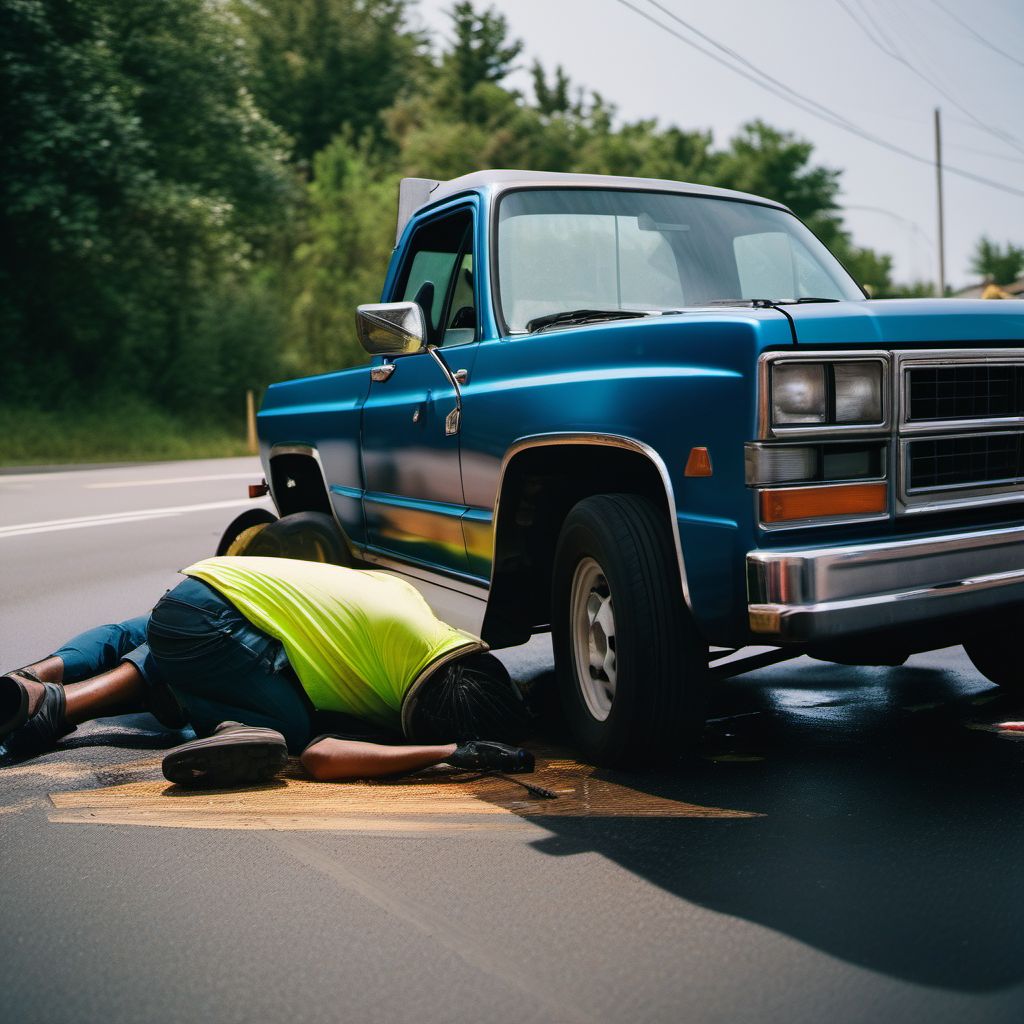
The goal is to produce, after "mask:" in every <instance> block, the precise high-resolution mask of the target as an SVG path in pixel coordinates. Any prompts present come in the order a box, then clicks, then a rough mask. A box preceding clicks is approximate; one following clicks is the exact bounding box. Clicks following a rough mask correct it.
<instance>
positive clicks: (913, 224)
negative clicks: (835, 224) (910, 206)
mask: <svg viewBox="0 0 1024 1024" xmlns="http://www.w3.org/2000/svg"><path fill="white" fill-rule="evenodd" d="M842 208H843V209H844V210H864V211H867V212H868V213H881V214H884V215H885V216H886V217H891V218H892V219H893V220H896V221H899V222H900V223H901V224H905V225H906V226H907V227H908V228H910V229H911V231H913V232H914V234H916V235H920V236H921V238H923V239H924V240H925V241H926V242H927V243H928V244H929V245H930V246H931V247H932V248H933V249H934V248H935V239H934V238H932V236H931V235H929V234H928V232H927V231H925V230H924V228H922V227H921V225H920V224H918V223H917V221H914V220H911V219H910V218H909V217H903V216H901V215H900V214H898V213H894V212H893V211H892V210H887V209H885V207H882V206H862V205H861V204H859V203H843V204H842Z"/></svg>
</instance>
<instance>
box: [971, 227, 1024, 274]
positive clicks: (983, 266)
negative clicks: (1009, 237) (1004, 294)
mask: <svg viewBox="0 0 1024 1024" xmlns="http://www.w3.org/2000/svg"><path fill="white" fill-rule="evenodd" d="M971 270H973V271H974V272H975V273H976V274H980V275H981V277H982V278H984V280H986V281H989V282H991V283H992V284H1013V282H1014V281H1016V280H1017V278H1018V277H1019V276H1020V273H1021V271H1022V270H1024V248H1018V247H1017V246H1015V245H1012V244H1011V243H1010V242H1007V243H1006V246H1005V248H1004V247H1003V246H1001V245H999V244H998V243H996V242H993V241H992V240H991V239H989V238H986V237H985V236H984V235H982V236H981V238H979V239H978V242H977V245H975V247H974V256H973V258H972V259H971Z"/></svg>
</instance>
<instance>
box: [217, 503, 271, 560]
mask: <svg viewBox="0 0 1024 1024" xmlns="http://www.w3.org/2000/svg"><path fill="white" fill-rule="evenodd" d="M276 522H277V516H275V515H274V513H273V512H271V511H270V509H266V508H247V509H246V510H245V511H244V512H243V513H242V514H241V515H240V516H235V518H234V519H232V520H231V522H230V523H229V524H228V528H227V529H226V530H225V531H224V533H223V534H222V535H221V538H220V543H219V544H218V545H217V552H216V553H217V554H218V555H240V554H241V553H242V552H243V551H244V550H245V548H246V546H247V545H248V544H250V543H251V542H252V540H253V538H255V536H256V535H257V534H258V533H259V532H260V531H261V530H264V529H266V528H267V527H268V526H269V525H270V524H271V523H276Z"/></svg>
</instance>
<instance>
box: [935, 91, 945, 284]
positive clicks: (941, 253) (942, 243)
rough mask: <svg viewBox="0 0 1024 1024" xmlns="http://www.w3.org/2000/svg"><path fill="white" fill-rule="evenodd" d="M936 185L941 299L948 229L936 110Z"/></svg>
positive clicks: (938, 116) (936, 113) (938, 118)
mask: <svg viewBox="0 0 1024 1024" xmlns="http://www.w3.org/2000/svg"><path fill="white" fill-rule="evenodd" d="M935 184H936V188H937V190H938V197H939V298H943V297H945V294H946V228H945V223H944V217H943V214H942V118H941V115H940V114H939V108H938V107H936V108H935Z"/></svg>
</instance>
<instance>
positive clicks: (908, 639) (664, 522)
mask: <svg viewBox="0 0 1024 1024" xmlns="http://www.w3.org/2000/svg"><path fill="white" fill-rule="evenodd" d="M357 327H358V331H359V335H360V339H361V340H362V342H363V344H364V346H365V348H366V349H367V351H368V353H369V354H370V355H371V357H372V358H371V361H370V363H369V365H366V366H362V367H356V368H353V369H347V370H341V371H339V372H336V373H328V374H324V375H321V376H318V377H314V378H307V379H303V380H297V381H287V382H283V383H280V384H275V385H273V386H271V387H270V388H269V389H268V391H267V394H266V396H265V399H264V402H263V406H262V409H261V412H260V415H259V418H258V424H259V435H260V442H261V457H262V460H263V463H264V466H265V469H266V472H267V480H268V482H269V484H270V488H271V493H272V495H273V498H274V501H275V503H276V505H277V508H278V511H279V513H280V514H281V515H282V516H286V515H290V514H293V513H298V512H309V511H313V512H320V513H322V514H324V515H328V516H330V517H331V521H332V522H333V524H334V528H336V530H337V531H338V534H339V535H340V537H341V538H342V539H343V545H342V547H343V549H344V550H345V551H346V553H347V555H346V561H348V562H349V564H353V565H359V566H368V567H376V568H383V569H387V570H389V571H393V572H396V573H399V574H401V575H402V576H403V577H405V578H407V579H409V581H410V582H412V583H413V584H415V585H416V586H418V587H419V588H420V589H421V591H422V592H423V593H424V596H425V597H426V598H427V600H428V601H429V603H430V604H431V605H432V606H433V607H434V609H435V611H436V612H437V614H438V615H439V616H441V617H442V618H445V619H447V620H448V621H450V622H452V623H453V624H454V625H457V626H460V627H461V628H464V629H469V630H471V631H473V632H474V633H476V634H478V635H480V636H481V637H482V638H483V639H484V640H485V641H487V643H489V644H490V645H491V646H492V647H507V646H512V645H515V644H519V643H523V642H525V641H526V640H528V639H529V638H530V637H531V636H532V635H533V634H535V633H538V632H542V631H547V630H550V631H551V633H552V636H553V643H554V651H555V660H556V675H557V680H558V687H559V693H560V699H561V703H562V706H563V709H564V711H565V714H566V718H567V720H568V722H569V725H570V727H571V728H572V731H573V734H574V736H575V738H576V740H577V742H578V743H579V744H580V746H581V748H582V749H583V750H584V752H585V753H586V754H587V755H588V756H589V757H590V758H591V759H593V760H595V761H601V762H607V763H614V762H617V761H622V760H623V759H625V758H627V757H636V756H637V755H641V754H644V755H649V756H655V757H662V756H671V755H672V754H674V753H675V752H678V751H680V750H684V749H686V747H687V745H688V744H691V743H692V742H693V741H694V739H695V737H696V736H697V735H698V734H699V731H700V729H701V727H702V725H703V706H704V699H705V696H706V693H707V688H708V686H709V685H711V683H712V682H713V681H714V680H715V679H717V678H721V677H723V676H726V675H729V674H731V673H733V672H738V671H746V670H748V669H749V667H751V664H752V663H751V662H749V661H748V660H745V659H744V658H743V657H742V655H741V654H737V653H735V652H742V651H743V650H745V649H746V648H748V647H750V646H751V645H756V646H757V647H758V648H759V649H760V651H759V653H758V655H757V658H759V659H760V661H759V662H757V663H763V662H764V660H765V659H766V658H767V659H769V660H778V659H780V658H783V657H789V656H793V655H796V654H801V653H811V654H813V655H814V656H816V657H819V658H822V659H824V660H835V661H842V662H849V661H851V660H852V661H856V662H858V663H864V664H875V663H878V664H896V663H899V662H900V661H901V660H902V659H905V658H906V657H907V656H908V655H909V654H911V653H914V652H915V651H922V650H929V649H932V648H935V647H944V646H949V645H950V644H953V643H964V644H965V645H966V647H967V650H968V653H969V654H970V656H971V657H972V659H973V660H974V663H975V664H976V665H977V667H978V668H979V669H980V670H981V671H982V672H983V673H984V674H985V675H986V676H987V677H988V678H989V679H991V680H992V681H993V682H996V683H999V684H1000V685H1005V686H1018V685H1021V683H1024V673H1022V672H1021V671H1019V670H1018V668H1017V665H1016V660H1015V658H1014V657H1013V656H1012V651H1011V649H1010V646H1009V639H1010V638H1011V637H1012V634H1013V628H1014V624H1015V623H1016V621H1017V616H1018V615H1019V610H1018V609H1019V605H1020V603H1021V602H1022V601H1024V523H1022V522H1021V517H1020V513H1021V508H1022V506H1021V505H1020V501H1021V500H1022V498H1024V445H1022V441H1024V307H1022V306H1020V305H1019V304H1017V303H1012V302H1010V303H986V302H980V301H975V302H968V301H954V300H887V301H872V300H870V299H868V298H867V296H866V295H865V294H864V293H863V291H862V290H861V289H860V287H859V286H858V285H857V284H856V283H855V282H854V281H853V280H852V279H851V278H850V276H849V274H848V273H847V272H846V271H845V269H844V268H843V267H842V266H841V265H840V264H839V262H838V261H837V260H836V259H835V258H834V257H833V256H832V255H831V254H830V253H829V252H828V250H827V249H826V248H825V247H824V246H823V245H822V244H821V242H820V241H818V239H816V238H815V237H814V235H813V234H812V233H811V232H810V231H809V230H808V228H807V227H806V226H805V225H803V224H802V223H801V222H800V221H799V220H798V219H797V218H796V217H795V216H794V215H793V214H792V212H791V211H789V210H788V209H786V208H785V207H783V206H781V205H780V204H778V203H775V202H772V201H770V200H767V199H763V198H760V197H757V196H751V195H746V194H742V193H736V192H731V191H728V190H723V189H715V188H710V187H707V186H699V185H688V184H685V183H680V182H671V181H657V180H649V179H634V178H618V177H605V176H596V175H563V174H553V173H537V172H526V171H486V172H480V173H477V174H472V175H467V176H465V177H463V178H458V179H455V180H453V181H448V182H437V181H428V180H424V179H406V181H404V182H403V183H402V188H401V194H400V201H399V223H398V232H397V238H396V247H395V250H394V254H393V257H392V260H391V263H390V266H389V269H388V273H387V276H386V278H385V280H384V283H383V288H382V292H381V296H380V301H379V302H375V303H368V304H366V305H364V306H361V307H359V310H358V312H357ZM764 648H769V650H768V651H767V652H766V651H765V650H764Z"/></svg>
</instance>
